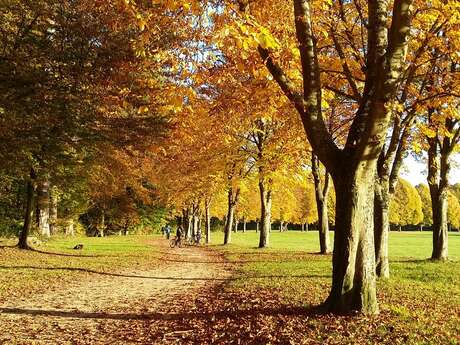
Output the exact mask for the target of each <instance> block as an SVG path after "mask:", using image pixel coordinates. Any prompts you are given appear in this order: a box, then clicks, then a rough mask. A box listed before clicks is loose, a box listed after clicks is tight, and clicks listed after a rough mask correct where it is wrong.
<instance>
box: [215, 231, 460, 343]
mask: <svg viewBox="0 0 460 345" xmlns="http://www.w3.org/2000/svg"><path fill="white" fill-rule="evenodd" d="M257 235H258V234H256V233H254V232H247V233H236V234H235V233H233V234H232V236H233V237H232V244H231V245H229V246H226V247H223V246H220V245H214V246H213V248H215V249H216V250H219V251H223V252H224V253H225V256H226V257H227V258H228V259H229V260H230V261H233V262H235V263H239V265H238V267H239V273H240V275H241V278H240V279H237V280H235V281H233V282H231V283H230V284H229V285H228V286H227V288H228V289H229V290H228V291H232V290H233V291H238V290H239V291H244V293H248V294H249V295H251V296H252V297H247V298H249V299H250V298H254V296H257V295H260V291H264V294H265V296H266V298H267V299H268V300H269V299H270V297H269V296H281V300H282V303H286V304H289V305H294V306H306V307H308V306H312V305H317V304H319V303H321V302H322V301H324V299H325V298H326V297H327V293H328V291H329V287H330V282H331V271H332V267H331V256H330V255H328V256H323V255H318V254H317V252H318V250H319V241H318V233H317V232H308V233H300V232H294V231H292V232H284V233H279V232H276V231H273V232H272V233H271V238H270V248H268V249H263V250H260V249H257V248H255V247H256V245H257V244H258V236H257ZM218 236H219V235H217V234H216V235H214V239H215V240H216V239H218V238H219V237H218ZM389 245H390V247H389V253H390V270H391V278H390V279H389V280H387V281H379V282H378V295H379V301H380V309H381V313H380V315H379V316H378V317H376V318H374V319H372V320H368V325H367V327H363V325H362V321H358V320H360V319H359V318H358V319H351V320H346V319H343V320H342V321H341V322H340V321H339V323H338V324H337V325H335V326H334V325H332V326H330V331H331V332H333V333H334V334H335V336H334V337H332V338H321V337H322V335H321V334H323V333H322V332H320V330H319V329H320V328H321V327H323V326H321V325H320V323H318V320H317V319H316V321H315V319H314V318H313V319H310V321H309V322H307V325H304V327H305V326H306V327H307V329H308V327H311V328H312V330H313V331H315V330H316V331H317V332H316V333H315V332H314V333H315V334H316V335H317V336H318V337H320V338H321V339H318V341H325V342H327V343H329V342H332V343H373V342H382V343H387V342H394V343H404V344H406V343H409V344H457V343H459V341H460V339H459V336H458V335H459V334H460V327H459V325H460V318H459V311H460V279H459V277H460V275H459V272H460V234H459V233H450V234H449V256H450V258H451V259H450V260H449V261H448V262H442V263H436V262H431V261H429V260H426V259H427V258H429V257H430V255H431V233H428V232H427V233H418V232H401V233H399V232H392V233H391V234H390V242H389ZM251 292H252V293H251ZM257 292H259V293H257ZM340 319H341V318H338V319H336V320H340ZM322 322H327V321H325V320H323V321H322ZM344 322H346V323H347V327H346V329H347V333H348V334H349V336H350V338H349V339H348V340H346V338H342V337H343V329H342V328H343V327H344V325H343V323H344ZM317 323H318V324H317ZM341 329H342V330H341ZM366 337H367V338H366ZM350 339H351V340H350ZM353 339H354V340H353ZM365 339H368V340H367V341H366V340H365ZM371 339H372V340H371ZM332 340H333V341H332Z"/></svg>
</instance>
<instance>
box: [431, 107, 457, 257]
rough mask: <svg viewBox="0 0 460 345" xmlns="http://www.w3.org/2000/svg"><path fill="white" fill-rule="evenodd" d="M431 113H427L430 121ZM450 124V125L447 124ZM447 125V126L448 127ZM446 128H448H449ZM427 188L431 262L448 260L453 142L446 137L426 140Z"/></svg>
mask: <svg viewBox="0 0 460 345" xmlns="http://www.w3.org/2000/svg"><path fill="white" fill-rule="evenodd" d="M432 115H433V112H432V111H430V112H429V121H430V122H431V121H432ZM449 124H451V123H449ZM449 124H448V125H449ZM448 125H447V126H446V127H448V128H449V126H448ZM428 144H429V149H428V186H429V189H430V196H431V207H432V210H433V251H432V253H431V259H432V260H447V258H448V226H447V222H448V219H447V207H448V198H447V191H448V186H449V180H448V176H449V171H450V162H449V156H450V154H451V152H452V149H453V147H454V146H455V142H452V141H451V140H450V138H448V137H447V136H446V137H445V138H444V140H443V141H442V143H441V142H440V140H439V139H438V137H437V136H435V137H434V138H429V139H428Z"/></svg>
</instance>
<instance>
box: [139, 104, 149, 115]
mask: <svg viewBox="0 0 460 345" xmlns="http://www.w3.org/2000/svg"><path fill="white" fill-rule="evenodd" d="M148 111H149V107H147V106H146V105H143V106H141V107H139V109H138V110H137V113H138V114H145V113H147V112H148Z"/></svg>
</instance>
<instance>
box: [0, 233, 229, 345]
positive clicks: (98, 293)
mask: <svg viewBox="0 0 460 345" xmlns="http://www.w3.org/2000/svg"><path fill="white" fill-rule="evenodd" d="M155 245H159V246H161V248H162V253H163V256H162V258H161V260H160V261H161V262H160V264H159V266H157V267H153V268H152V269H151V270H147V271H124V272H122V273H114V274H103V275H98V274H94V275H92V276H91V277H90V278H88V279H87V280H84V281H79V282H74V283H73V284H72V285H66V286H64V287H63V288H62V290H59V291H52V292H47V293H45V294H42V295H37V296H34V297H33V298H29V299H27V300H18V299H16V300H9V301H8V302H6V303H5V304H2V305H0V329H2V331H1V332H0V344H144V343H145V344H151V343H171V339H173V338H174V332H168V334H166V333H165V334H163V335H161V336H160V335H158V337H157V338H156V339H152V338H151V335H150V336H149V338H148V339H144V338H143V337H142V322H143V321H144V322H145V321H146V320H149V321H151V320H152V319H155V320H160V321H159V322H161V319H162V316H164V315H166V314H167V313H168V311H171V308H172V307H174V308H176V309H177V301H178V300H180V298H181V296H185V295H186V296H187V297H188V298H190V297H192V298H199V296H200V290H201V289H204V288H209V287H213V286H215V285H216V284H220V283H222V282H223V281H225V280H226V279H228V278H229V276H230V269H229V267H228V265H226V264H225V262H224V261H223V259H222V258H221V257H220V256H219V255H218V254H215V253H213V252H212V251H209V250H206V249H204V248H198V247H189V248H182V249H170V248H168V247H167V243H166V242H165V241H162V242H157V243H155ZM157 265H158V264H157ZM194 296H195V297H194ZM171 331H174V330H171ZM178 333H180V331H178ZM171 336H172V338H171ZM121 337H122V338H121ZM168 337H169V338H168ZM168 339H169V340H168Z"/></svg>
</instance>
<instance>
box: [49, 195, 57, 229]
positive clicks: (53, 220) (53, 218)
mask: <svg viewBox="0 0 460 345" xmlns="http://www.w3.org/2000/svg"><path fill="white" fill-rule="evenodd" d="M50 201H51V203H50V234H51V235H56V234H57V232H58V228H57V220H58V197H57V194H56V191H55V189H52V190H51V198H50Z"/></svg>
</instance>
